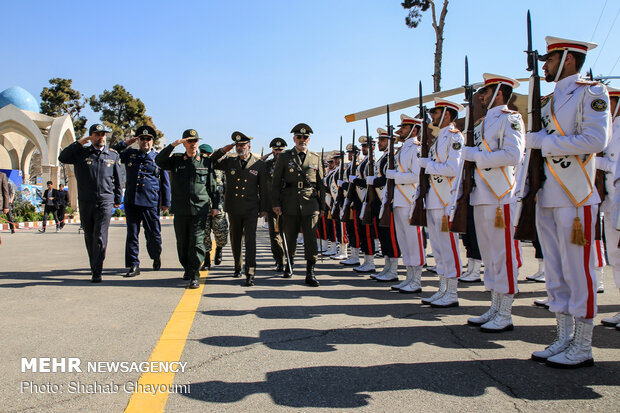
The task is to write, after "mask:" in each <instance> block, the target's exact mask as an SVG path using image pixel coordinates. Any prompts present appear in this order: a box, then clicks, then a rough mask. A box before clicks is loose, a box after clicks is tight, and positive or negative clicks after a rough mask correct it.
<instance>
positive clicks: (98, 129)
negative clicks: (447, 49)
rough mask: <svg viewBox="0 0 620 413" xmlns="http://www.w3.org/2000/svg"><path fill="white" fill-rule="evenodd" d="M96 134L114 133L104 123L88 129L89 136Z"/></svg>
mask: <svg viewBox="0 0 620 413" xmlns="http://www.w3.org/2000/svg"><path fill="white" fill-rule="evenodd" d="M95 132H105V133H110V132H112V131H111V130H110V129H108V128H107V126H105V125H104V124H103V123H95V124H94V125H92V126H91V127H90V128H89V129H88V134H89V135H92V134H93V133H95Z"/></svg>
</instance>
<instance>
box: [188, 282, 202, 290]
mask: <svg viewBox="0 0 620 413" xmlns="http://www.w3.org/2000/svg"><path fill="white" fill-rule="evenodd" d="M198 287H200V283H199V282H198V280H191V281H190V282H189V285H188V286H187V288H189V289H191V290H195V289H196V288H198Z"/></svg>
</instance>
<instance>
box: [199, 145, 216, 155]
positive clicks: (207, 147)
mask: <svg viewBox="0 0 620 413" xmlns="http://www.w3.org/2000/svg"><path fill="white" fill-rule="evenodd" d="M198 149H200V152H204V153H213V148H212V147H211V145H209V144H208V143H203V144H202V145H200V146H199V147H198Z"/></svg>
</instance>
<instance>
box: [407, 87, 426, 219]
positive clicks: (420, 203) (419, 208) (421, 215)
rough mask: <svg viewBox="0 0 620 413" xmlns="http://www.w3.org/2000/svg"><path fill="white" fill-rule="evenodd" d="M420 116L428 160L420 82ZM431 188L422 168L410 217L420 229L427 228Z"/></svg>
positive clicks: (424, 150)
mask: <svg viewBox="0 0 620 413" xmlns="http://www.w3.org/2000/svg"><path fill="white" fill-rule="evenodd" d="M419 88H420V91H419V94H420V116H421V117H422V153H421V154H420V157H421V158H428V152H429V146H430V145H429V143H430V131H429V127H428V119H426V117H427V115H426V106H424V105H423V104H422V82H420V87H419ZM429 188H430V182H429V176H428V175H427V173H426V169H425V168H420V185H419V186H418V189H419V191H418V197H417V198H416V200H415V203H414V207H413V211H411V217H409V224H411V225H416V226H420V227H425V226H426V208H425V207H424V201H425V198H426V194H428V190H429Z"/></svg>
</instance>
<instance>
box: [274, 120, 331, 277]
mask: <svg viewBox="0 0 620 413" xmlns="http://www.w3.org/2000/svg"><path fill="white" fill-rule="evenodd" d="M291 133H292V134H293V136H294V141H295V147H294V148H293V149H291V150H288V151H285V152H283V153H282V154H281V155H280V156H278V160H277V161H276V166H275V168H274V171H273V184H272V192H271V195H272V197H273V200H272V202H273V212H275V214H276V215H278V216H279V217H280V218H281V222H280V225H281V226H282V230H283V233H284V238H285V240H286V244H287V246H288V253H289V257H288V258H289V264H290V265H289V268H288V269H287V271H286V272H285V273H284V277H285V278H289V277H291V276H292V275H293V274H292V273H293V257H294V256H295V248H296V246H297V243H296V241H295V240H296V238H297V233H298V232H300V231H301V232H303V236H304V256H305V259H306V284H308V285H309V286H311V287H318V286H319V282H318V281H317V279H316V277H315V275H314V265H315V264H316V259H317V252H318V248H317V245H316V238H317V236H316V226H317V223H318V220H319V216H323V213H324V207H323V205H324V202H323V198H324V197H325V192H324V188H323V183H322V182H323V168H322V161H321V157H320V156H319V155H317V154H316V153H313V152H310V151H309V150H308V143H309V142H310V134H311V133H312V129H311V128H310V126H308V125H306V124H305V123H300V124H298V125H295V127H294V128H293V129H292V130H291Z"/></svg>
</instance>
